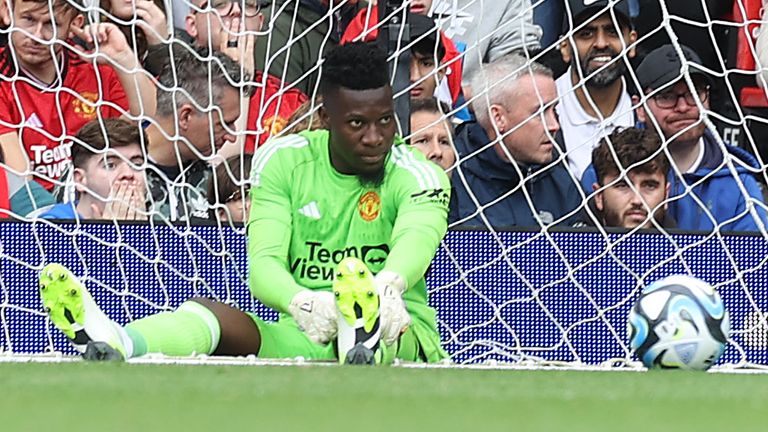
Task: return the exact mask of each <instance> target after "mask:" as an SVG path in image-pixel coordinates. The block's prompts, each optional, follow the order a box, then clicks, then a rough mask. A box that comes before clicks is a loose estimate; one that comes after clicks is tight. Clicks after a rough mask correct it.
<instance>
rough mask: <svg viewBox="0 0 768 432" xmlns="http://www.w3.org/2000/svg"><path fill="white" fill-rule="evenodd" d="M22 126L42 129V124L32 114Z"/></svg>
mask: <svg viewBox="0 0 768 432" xmlns="http://www.w3.org/2000/svg"><path fill="white" fill-rule="evenodd" d="M24 126H32V127H35V128H42V127H43V122H42V121H40V117H38V116H37V113H32V115H31V116H29V118H28V119H27V121H25V122H24Z"/></svg>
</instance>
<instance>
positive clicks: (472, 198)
mask: <svg viewBox="0 0 768 432" xmlns="http://www.w3.org/2000/svg"><path fill="white" fill-rule="evenodd" d="M472 88H473V89H476V94H477V95H479V97H477V98H475V99H474V100H473V101H472V107H473V108H474V111H475V116H476V117H477V121H476V122H468V123H464V124H463V125H462V126H461V128H460V129H459V131H458V133H457V137H456V150H457V151H458V153H459V156H460V158H461V162H460V163H459V167H458V171H457V173H456V174H454V176H453V179H452V180H453V184H454V189H455V191H454V194H455V197H456V198H455V200H454V202H453V203H452V208H451V215H450V220H451V222H455V223H456V224H458V225H475V226H492V227H509V226H523V227H535V228H538V227H547V226H550V225H571V224H572V223H574V222H575V221H576V219H577V217H576V215H575V213H577V209H578V208H579V207H580V206H581V204H582V201H583V198H584V194H583V193H581V191H580V190H579V188H578V186H577V185H578V182H577V180H576V179H575V178H574V177H573V176H572V175H571V174H570V173H569V172H568V170H567V169H566V168H565V163H564V161H563V160H562V158H555V157H554V155H555V154H557V152H556V150H555V146H554V141H553V140H554V135H555V133H556V132H557V130H558V129H559V128H560V125H559V124H558V122H557V118H556V115H555V112H554V103H553V101H555V100H556V99H557V89H556V88H555V82H554V80H553V79H552V72H551V71H550V70H549V69H547V68H546V67H544V66H542V65H540V64H538V63H535V62H530V63H528V61H527V59H526V58H525V57H522V56H520V55H512V56H508V57H504V58H501V59H499V60H496V61H494V62H492V63H490V64H488V65H487V66H485V67H484V68H483V69H482V70H480V71H478V72H477V73H476V74H475V76H474V77H473V78H472ZM478 204H479V205H478Z"/></svg>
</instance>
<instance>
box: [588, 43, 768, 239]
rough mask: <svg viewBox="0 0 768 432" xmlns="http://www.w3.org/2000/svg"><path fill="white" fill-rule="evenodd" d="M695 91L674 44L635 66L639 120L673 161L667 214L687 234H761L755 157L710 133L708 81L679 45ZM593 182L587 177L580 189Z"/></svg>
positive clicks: (761, 210)
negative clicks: (641, 100)
mask: <svg viewBox="0 0 768 432" xmlns="http://www.w3.org/2000/svg"><path fill="white" fill-rule="evenodd" d="M680 47H681V49H682V53H683V56H684V57H685V62H686V63H687V65H688V68H689V69H688V72H689V74H690V77H691V81H692V82H693V91H691V88H689V86H688V83H687V82H686V80H685V78H684V77H683V75H682V73H681V70H682V69H681V68H682V62H681V58H680V55H679V54H678V53H677V51H676V49H675V47H674V46H673V45H663V46H661V47H659V48H657V49H655V50H653V51H651V52H650V53H649V54H648V55H647V56H646V57H645V59H643V61H642V63H640V66H638V68H637V77H638V81H639V83H640V86H641V88H642V89H643V91H644V94H646V95H648V99H647V100H646V101H645V103H644V104H643V105H641V106H640V107H639V108H638V109H637V118H638V120H639V121H640V122H641V123H644V124H645V126H646V127H647V128H649V129H655V130H657V131H660V132H661V134H662V136H663V137H664V138H665V140H666V141H665V144H666V145H667V146H668V150H669V155H670V156H671V159H672V170H671V171H670V177H669V183H670V191H669V196H670V202H669V214H670V215H671V216H672V217H673V218H674V219H675V220H676V221H677V226H678V228H680V229H685V230H703V231H712V230H715V229H716V230H718V231H720V232H723V231H759V230H760V225H765V226H766V227H768V219H766V212H765V210H764V208H763V207H762V205H763V197H762V193H761V191H760V189H759V187H758V185H757V181H756V179H755V176H754V174H756V173H759V172H760V171H761V168H760V165H759V164H758V162H757V161H756V160H755V158H754V156H752V155H751V154H749V153H748V152H746V151H745V150H742V149H740V148H738V147H734V146H730V145H723V144H720V143H719V142H718V141H720V142H722V140H720V139H718V137H716V136H715V133H716V132H715V131H714V129H710V128H708V127H707V125H706V124H705V119H706V111H705V112H701V111H700V109H699V107H698V105H697V103H701V106H702V107H703V108H704V109H705V110H707V111H708V110H709V96H710V95H709V89H710V86H711V83H712V81H711V78H710V77H709V76H708V75H707V74H706V73H705V72H704V71H703V70H702V69H700V68H699V65H701V59H700V58H699V56H698V55H697V54H696V53H695V52H694V51H693V50H691V49H690V48H688V47H686V46H684V45H680ZM593 181H594V172H592V174H591V175H587V174H586V173H585V175H584V178H582V186H583V187H584V188H585V190H586V187H587V185H588V182H589V187H590V188H591V182H593Z"/></svg>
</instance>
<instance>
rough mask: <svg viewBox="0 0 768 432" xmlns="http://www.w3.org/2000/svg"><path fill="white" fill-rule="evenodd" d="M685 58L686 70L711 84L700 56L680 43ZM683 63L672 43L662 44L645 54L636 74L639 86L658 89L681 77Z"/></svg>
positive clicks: (710, 78)
mask: <svg viewBox="0 0 768 432" xmlns="http://www.w3.org/2000/svg"><path fill="white" fill-rule="evenodd" d="M680 48H681V50H682V51H683V55H684V56H685V60H686V61H687V62H688V63H689V64H688V70H689V73H690V74H691V75H694V74H695V75H701V76H703V77H704V78H705V79H706V81H707V83H709V84H710V85H712V77H710V76H709V74H707V72H706V71H705V70H704V69H703V68H702V67H701V58H700V57H699V55H698V54H696V52H695V51H693V50H692V49H690V48H688V47H687V46H685V45H680ZM682 66H683V63H682V62H681V61H680V56H679V55H678V53H677V50H676V49H675V47H674V46H673V45H670V44H667V45H662V46H660V47H658V48H656V49H655V50H653V51H651V52H649V53H648V55H646V56H645V58H644V59H643V61H642V62H640V66H638V67H637V70H636V71H635V72H636V75H637V80H638V82H639V83H640V87H641V88H642V89H643V90H645V89H653V90H655V89H659V88H662V87H664V86H665V85H667V84H670V83H673V82H676V81H677V80H679V79H680V78H682V76H683V74H682V71H681V68H682Z"/></svg>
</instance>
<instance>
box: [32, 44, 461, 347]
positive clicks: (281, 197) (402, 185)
mask: <svg viewBox="0 0 768 432" xmlns="http://www.w3.org/2000/svg"><path fill="white" fill-rule="evenodd" d="M320 92H321V94H322V97H323V100H324V101H326V102H325V105H324V106H323V108H322V111H321V114H320V115H321V117H322V119H323V121H324V124H326V125H327V126H328V130H319V131H313V132H304V133H302V134H300V135H290V136H287V137H285V138H282V139H278V140H273V141H271V142H269V143H268V144H267V145H265V146H264V147H263V148H260V149H259V150H258V152H257V153H256V155H255V157H254V159H253V163H252V172H251V181H252V186H251V202H252V205H251V214H250V219H249V223H248V259H249V267H250V289H251V292H252V293H253V295H254V296H255V297H256V298H257V299H258V300H260V301H261V302H263V303H264V304H265V305H267V306H269V307H271V308H273V309H275V310H277V311H279V312H280V319H279V321H277V322H274V323H271V322H265V321H263V320H261V319H259V318H258V317H257V316H255V315H253V314H251V313H245V312H242V311H240V310H237V309H234V308H232V307H230V306H227V305H225V304H222V303H217V302H214V301H212V300H208V299H203V298H195V299H192V300H189V301H187V302H185V303H183V304H182V305H181V306H180V307H179V308H178V309H177V310H176V311H175V312H165V313H160V314H157V315H152V316H149V317H146V318H143V319H140V320H137V321H134V322H132V323H130V324H128V325H127V326H125V327H120V326H118V325H117V324H115V323H114V322H113V321H111V320H109V319H108V318H107V317H106V316H105V315H104V314H103V313H102V312H101V310H100V309H99V308H98V306H97V305H96V304H95V303H94V301H93V299H92V298H91V296H90V295H89V294H88V293H87V291H86V289H85V287H84V286H83V285H82V284H81V283H80V282H78V281H77V279H76V278H75V277H74V276H72V274H71V273H69V271H67V270H66V269H64V268H63V267H62V266H60V265H57V264H50V265H48V266H47V267H45V268H44V269H43V271H42V272H41V275H40V290H41V296H42V299H43V305H44V307H45V310H46V311H47V312H48V314H49V316H50V317H51V321H52V322H53V323H54V324H55V325H56V326H57V327H58V328H59V329H61V330H62V331H63V332H64V333H65V334H67V336H68V337H69V338H70V339H71V340H72V342H73V343H74V344H75V346H76V347H77V348H78V350H79V351H81V352H86V351H87V352H86V358H96V359H99V358H113V357H117V358H120V357H124V358H130V357H135V356H139V355H143V354H145V353H163V354H166V355H172V356H185V355H191V354H193V353H205V354H214V355H248V354H257V355H258V356H259V357H265V358H291V357H297V356H303V357H305V358H311V359H335V358H336V357H337V353H336V352H335V349H334V344H333V343H332V342H333V341H334V338H335V336H336V333H337V329H338V327H337V326H338V322H337V321H338V318H337V316H338V313H337V308H336V304H335V301H334V295H333V294H332V293H331V292H330V288H331V286H332V283H333V278H334V272H335V271H336V266H337V263H339V262H341V260H342V259H344V258H346V257H357V258H359V259H361V260H362V261H363V262H364V263H365V264H366V265H367V266H368V267H369V269H370V270H371V271H372V272H373V273H375V274H376V276H375V278H374V286H375V287H376V288H377V290H378V293H379V299H380V303H379V313H380V315H379V317H380V323H379V330H380V334H381V342H382V343H381V344H380V345H379V346H380V347H381V348H380V349H381V352H379V353H378V354H379V355H380V356H381V357H379V358H380V359H381V361H383V362H391V361H392V360H393V359H394V358H395V357H398V358H401V359H404V360H411V361H429V362H434V361H438V360H440V359H442V358H444V357H445V356H446V354H445V352H444V351H443V350H442V348H441V346H440V338H439V336H438V333H437V328H436V322H435V311H434V309H432V308H430V307H429V306H427V292H426V286H425V282H424V273H425V271H426V269H427V266H428V265H429V264H430V262H431V260H432V258H433V256H434V253H435V250H436V248H437V246H438V245H439V243H440V240H441V239H442V237H443V235H444V234H445V230H446V227H447V212H448V200H449V198H450V197H449V184H448V179H447V177H446V175H445V173H443V172H442V170H441V169H440V168H439V167H438V166H437V165H434V164H433V163H431V162H428V161H427V160H426V159H425V158H424V157H423V156H422V155H421V154H420V153H419V152H418V151H417V150H415V149H412V148H410V147H409V146H407V145H405V144H404V143H403V141H402V140H401V138H400V137H398V136H396V135H395V131H396V123H395V117H394V116H395V114H394V108H393V100H392V98H393V95H392V88H391V87H390V85H389V76H388V73H387V62H386V54H385V53H384V52H382V51H380V50H379V49H378V48H376V47H375V45H370V44H364V43H352V44H348V45H343V46H341V47H338V48H336V49H335V50H334V51H332V52H330V53H329V54H328V57H327V58H326V60H325V62H324V63H323V71H322V82H321V86H320Z"/></svg>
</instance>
